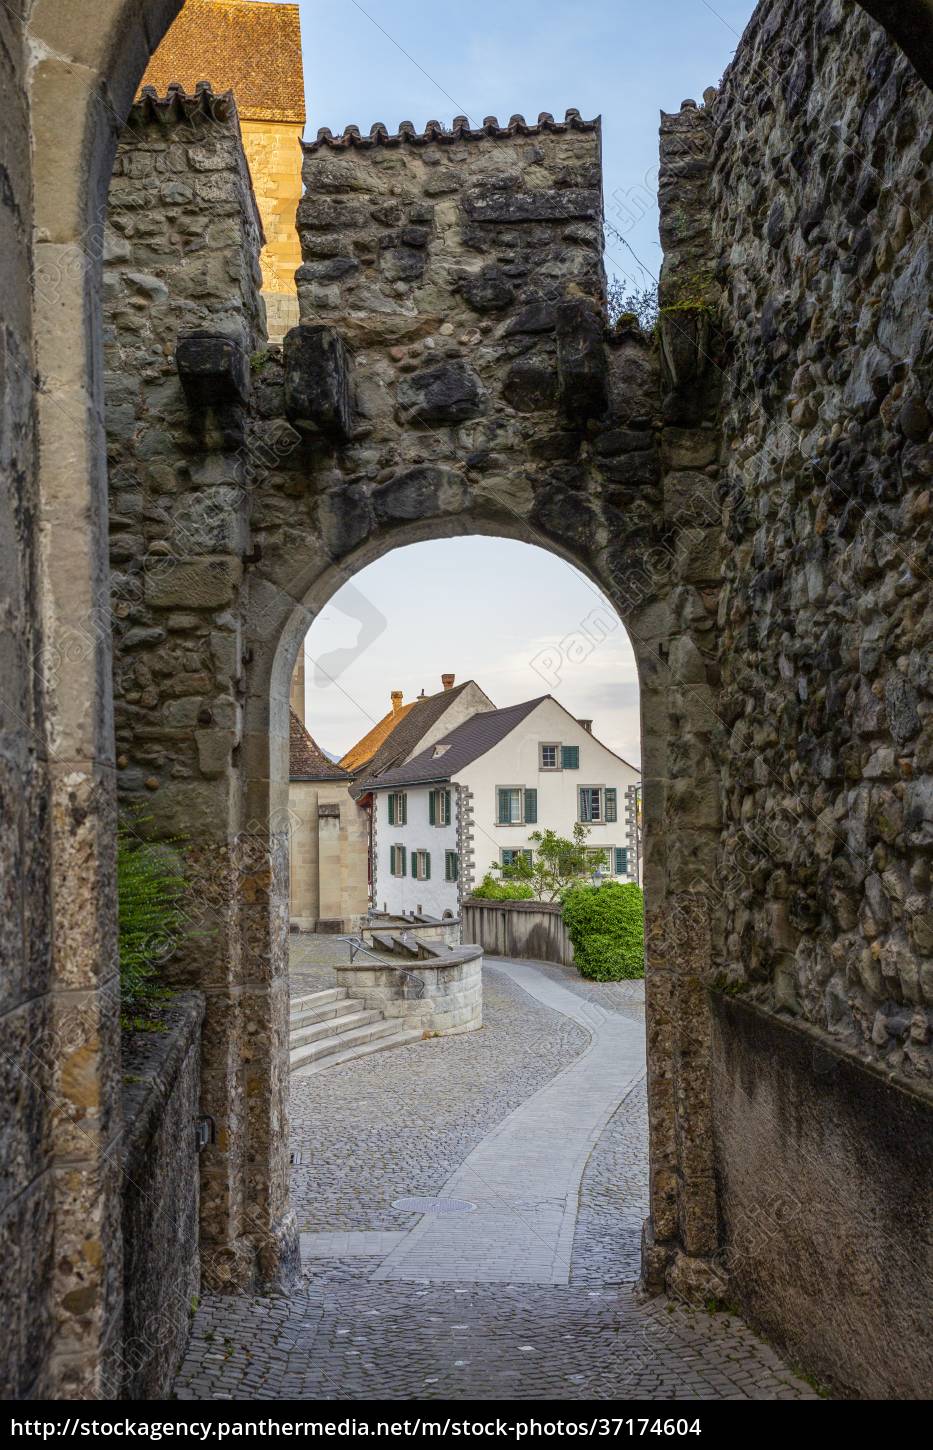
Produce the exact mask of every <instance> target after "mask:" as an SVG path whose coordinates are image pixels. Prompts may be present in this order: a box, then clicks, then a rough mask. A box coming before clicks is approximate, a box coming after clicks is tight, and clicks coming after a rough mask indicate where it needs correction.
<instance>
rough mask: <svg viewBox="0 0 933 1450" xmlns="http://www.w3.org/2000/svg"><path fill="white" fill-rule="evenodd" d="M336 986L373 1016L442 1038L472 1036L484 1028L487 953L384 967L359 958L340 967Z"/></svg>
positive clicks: (476, 950)
mask: <svg viewBox="0 0 933 1450" xmlns="http://www.w3.org/2000/svg"><path fill="white" fill-rule="evenodd" d="M334 970H335V971H336V974H337V982H338V985H339V986H341V987H346V989H347V991H348V993H349V995H350V996H351V997H353V998H355V999H356V1000H357V1001H359V1002H362V1003H363V1005H364V1006H365V1007H366V1008H367V1009H368V1010H373V1009H377V1010H378V1011H380V1012H382V1013H384V1014H385V1016H386V1017H404V1018H405V1019H406V1023H407V1025H408V1026H411V1027H415V1026H420V1027H421V1028H422V1030H423V1031H424V1032H429V1033H433V1034H436V1035H437V1036H438V1037H452V1036H453V1035H454V1033H457V1032H473V1031H474V1030H475V1029H476V1028H477V1027H482V1025H483V952H482V948H481V947H478V946H468V947H463V948H462V949H461V950H460V951H456V952H451V953H450V956H449V957H445V958H443V959H442V960H428V961H422V962H419V961H411V962H400V963H399V965H398V966H397V967H396V966H391V967H390V966H383V965H380V964H379V963H377V962H372V961H370V962H366V961H363V959H362V958H358V959H357V961H356V962H354V963H353V964H352V966H342V967H335V969H334Z"/></svg>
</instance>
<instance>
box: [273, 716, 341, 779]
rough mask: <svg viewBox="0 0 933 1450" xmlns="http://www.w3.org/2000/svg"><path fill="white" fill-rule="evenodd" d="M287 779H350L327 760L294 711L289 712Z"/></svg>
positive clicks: (333, 762) (335, 764)
mask: <svg viewBox="0 0 933 1450" xmlns="http://www.w3.org/2000/svg"><path fill="white" fill-rule="evenodd" d="M288 714H289V722H288V724H289V737H288V778H289V780H346V781H348V780H349V779H350V777H349V776H348V775H347V772H346V771H345V770H342V769H341V768H340V766H339V765H337V763H336V761H333V760H329V759H328V757H327V756H326V755H325V754H324V752H323V750H322V749H321V747H320V746H319V745H318V743H317V741H316V740H314V739H313V738H312V737H311V736H310V735H309V734H308V732H307V730H306V729H305V727H304V726H303V725H302V723H301V721H300V720H299V719H298V716H297V715H296V714H295V712H294V710H289V712H288Z"/></svg>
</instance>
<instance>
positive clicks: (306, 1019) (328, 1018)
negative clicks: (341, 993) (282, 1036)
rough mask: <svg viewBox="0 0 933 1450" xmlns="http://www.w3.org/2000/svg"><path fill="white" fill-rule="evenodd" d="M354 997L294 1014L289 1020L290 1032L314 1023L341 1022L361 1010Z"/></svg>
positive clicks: (326, 1003)
mask: <svg viewBox="0 0 933 1450" xmlns="http://www.w3.org/2000/svg"><path fill="white" fill-rule="evenodd" d="M359 1005H360V1004H359V1002H357V1001H356V999H355V998H354V997H343V998H341V1000H340V1001H339V1002H325V1003H324V1005H323V1007H309V1008H307V1009H306V1010H305V1011H304V1012H293V1013H292V1014H291V1016H290V1017H289V1019H288V1027H289V1031H290V1032H294V1031H295V1030H296V1028H299V1027H309V1026H310V1025H311V1024H312V1023H313V1022H339V1021H340V1018H341V1017H346V1016H347V1014H348V1013H349V1012H356V1011H358V1010H359Z"/></svg>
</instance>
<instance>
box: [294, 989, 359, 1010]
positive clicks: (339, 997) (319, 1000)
mask: <svg viewBox="0 0 933 1450" xmlns="http://www.w3.org/2000/svg"><path fill="white" fill-rule="evenodd" d="M346 1000H347V989H346V987H327V988H325V990H324V991H323V992H304V993H303V994H302V995H301V996H300V997H292V998H290V1000H289V1004H288V1010H289V1012H290V1013H291V1015H292V1016H293V1017H294V1016H295V1014H296V1013H298V1012H313V1011H316V1010H317V1009H318V1008H319V1007H330V1006H333V1004H334V1003H335V1002H345V1001H346Z"/></svg>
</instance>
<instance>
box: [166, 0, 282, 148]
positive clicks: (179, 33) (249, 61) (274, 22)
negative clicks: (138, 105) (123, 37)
mask: <svg viewBox="0 0 933 1450" xmlns="http://www.w3.org/2000/svg"><path fill="white" fill-rule="evenodd" d="M172 81H177V82H178V83H179V84H180V85H182V86H184V88H185V89H186V90H187V91H194V88H195V86H196V84H197V82H198V81H210V83H211V85H212V86H213V87H214V90H215V91H233V93H234V95H235V97H236V103H237V110H238V111H239V113H240V119H241V120H244V121H290V122H296V123H299V124H301V125H303V124H304V120H305V95H304V71H303V68H302V60H301V22H300V19H299V11H298V6H297V5H269V4H266V3H264V0H263V3H259V0H186V4H185V6H184V8H183V9H182V11H181V12H180V14H179V16H178V18H177V20H176V21H175V23H174V25H172V26H171V28H170V29H169V31H168V32H167V33H166V35H165V36H164V38H163V40H162V43H161V45H160V46H159V47H158V49H157V50H156V52H155V54H154V55H153V57H152V59H151V60H150V62H149V65H148V67H147V69H146V74H145V75H144V76H143V78H142V81H141V83H140V84H141V86H155V88H156V90H157V91H159V92H160V93H161V92H163V91H165V90H166V88H167V87H168V86H169V85H170V84H171V83H172Z"/></svg>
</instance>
